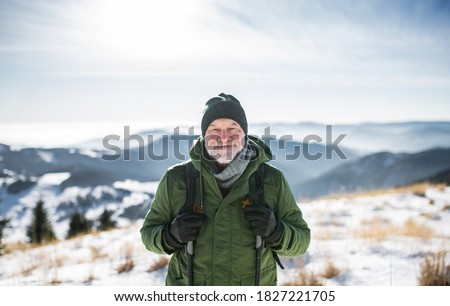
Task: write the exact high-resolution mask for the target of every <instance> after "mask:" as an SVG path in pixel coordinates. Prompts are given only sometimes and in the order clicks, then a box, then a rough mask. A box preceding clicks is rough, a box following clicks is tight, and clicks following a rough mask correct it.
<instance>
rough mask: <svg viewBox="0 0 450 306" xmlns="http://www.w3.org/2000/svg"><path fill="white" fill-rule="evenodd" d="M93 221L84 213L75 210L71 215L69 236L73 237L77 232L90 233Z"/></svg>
mask: <svg viewBox="0 0 450 306" xmlns="http://www.w3.org/2000/svg"><path fill="white" fill-rule="evenodd" d="M91 223H92V222H90V221H89V220H87V219H86V217H85V216H84V214H83V213H80V212H78V211H76V212H74V213H73V214H72V216H71V217H70V222H69V230H68V231H67V238H71V237H73V236H75V235H77V234H85V233H89V232H90V230H91V227H92V224H91Z"/></svg>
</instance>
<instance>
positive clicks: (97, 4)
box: [82, 0, 200, 60]
mask: <svg viewBox="0 0 450 306" xmlns="http://www.w3.org/2000/svg"><path fill="white" fill-rule="evenodd" d="M199 8H200V3H199V2H198V1H197V0H196V1H177V0H169V1H167V0H166V1H146V0H134V1H120V0H109V1H102V0H98V1H94V2H93V3H91V7H90V8H89V10H88V11H87V12H85V13H86V15H87V16H85V18H83V19H82V20H86V21H87V24H86V25H84V27H85V30H86V32H87V33H86V34H87V35H88V36H89V37H91V39H93V40H94V42H93V43H95V44H96V45H98V47H99V48H100V49H101V50H102V51H107V52H108V54H105V56H111V55H113V56H114V57H117V56H119V58H121V57H122V58H124V59H125V58H130V57H131V58H134V59H154V60H158V59H161V58H167V57H170V56H173V55H175V54H179V48H180V46H183V45H185V44H187V43H188V42H189V40H190V39H191V38H192V37H193V35H194V33H195V31H196V30H198V29H196V23H195V15H196V14H197V13H198V12H199ZM109 52H112V53H109Z"/></svg>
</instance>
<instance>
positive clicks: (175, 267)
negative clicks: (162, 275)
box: [166, 259, 206, 286]
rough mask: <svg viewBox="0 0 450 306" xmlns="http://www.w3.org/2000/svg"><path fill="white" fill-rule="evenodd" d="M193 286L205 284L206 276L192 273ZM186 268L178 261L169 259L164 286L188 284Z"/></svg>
mask: <svg viewBox="0 0 450 306" xmlns="http://www.w3.org/2000/svg"><path fill="white" fill-rule="evenodd" d="M193 278H194V286H205V285H206V276H205V275H202V274H198V273H195V270H194V273H193ZM188 285H189V284H188V278H187V269H186V268H184V267H182V266H181V265H180V264H179V263H177V262H176V261H174V260H173V259H172V260H171V262H170V264H169V269H168V271H167V277H166V286H188Z"/></svg>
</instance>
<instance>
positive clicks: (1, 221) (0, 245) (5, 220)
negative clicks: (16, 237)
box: [0, 218, 9, 255]
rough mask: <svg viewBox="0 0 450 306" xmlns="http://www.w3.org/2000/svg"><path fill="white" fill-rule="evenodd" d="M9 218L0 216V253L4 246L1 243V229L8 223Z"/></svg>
mask: <svg viewBox="0 0 450 306" xmlns="http://www.w3.org/2000/svg"><path fill="white" fill-rule="evenodd" d="M8 222H9V219H6V218H2V219H0V255H2V254H3V249H4V248H5V245H4V244H3V243H2V239H3V229H4V228H5V227H6V225H8Z"/></svg>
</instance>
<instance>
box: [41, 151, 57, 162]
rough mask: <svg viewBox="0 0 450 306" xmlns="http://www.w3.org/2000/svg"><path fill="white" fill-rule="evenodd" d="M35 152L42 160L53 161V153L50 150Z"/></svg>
mask: <svg viewBox="0 0 450 306" xmlns="http://www.w3.org/2000/svg"><path fill="white" fill-rule="evenodd" d="M37 154H38V155H39V157H40V158H41V159H42V160H43V161H45V162H47V163H51V162H53V159H54V155H53V153H52V152H45V151H42V150H39V151H37Z"/></svg>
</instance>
